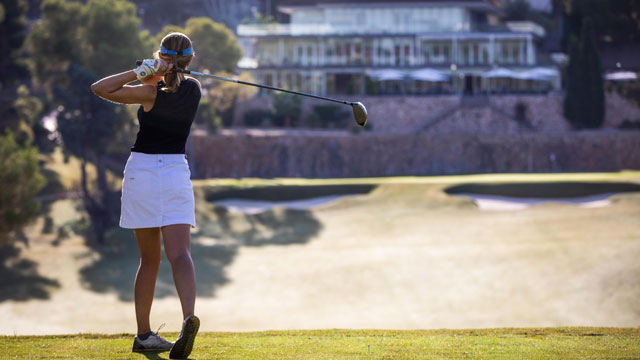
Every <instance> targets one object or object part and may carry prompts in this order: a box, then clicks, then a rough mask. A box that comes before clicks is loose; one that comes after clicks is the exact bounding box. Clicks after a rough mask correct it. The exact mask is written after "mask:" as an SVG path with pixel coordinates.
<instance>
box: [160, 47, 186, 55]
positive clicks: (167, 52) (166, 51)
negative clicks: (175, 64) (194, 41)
mask: <svg viewBox="0 0 640 360" xmlns="http://www.w3.org/2000/svg"><path fill="white" fill-rule="evenodd" d="M191 53H193V47H189V48H188V49H184V50H180V51H175V50H169V49H167V48H166V47H164V46H162V45H160V54H163V55H180V56H186V55H189V54H191Z"/></svg>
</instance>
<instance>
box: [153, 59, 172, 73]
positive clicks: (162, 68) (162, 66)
mask: <svg viewBox="0 0 640 360" xmlns="http://www.w3.org/2000/svg"><path fill="white" fill-rule="evenodd" d="M156 62H157V63H156V67H155V68H156V73H155V75H157V76H164V75H165V74H167V73H169V72H171V69H173V64H168V63H166V62H165V61H164V60H162V59H156Z"/></svg>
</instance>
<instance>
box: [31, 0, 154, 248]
mask: <svg viewBox="0 0 640 360" xmlns="http://www.w3.org/2000/svg"><path fill="white" fill-rule="evenodd" d="M41 9H42V20H41V21H40V22H38V23H36V24H34V26H33V28H32V31H31V33H30V34H29V36H28V38H27V41H26V45H25V49H26V50H27V51H28V52H29V53H30V55H31V57H30V68H31V70H32V73H33V75H34V77H35V78H36V79H37V80H38V82H39V83H40V84H42V85H44V88H45V89H46V90H47V93H48V94H49V97H50V98H51V101H52V102H53V103H54V104H53V105H54V106H56V107H57V106H58V105H61V106H62V107H63V109H64V110H63V111H62V112H61V113H60V114H59V116H58V126H59V131H60V133H61V135H62V141H63V145H64V150H65V152H66V153H67V154H73V155H75V156H77V157H79V158H80V160H81V170H82V191H83V203H84V206H85V209H86V211H87V213H88V214H89V216H90V218H91V225H92V227H93V230H94V235H95V238H96V239H97V241H98V242H102V241H103V239H104V236H105V232H106V230H107V228H108V227H109V226H111V225H113V224H114V223H115V221H114V219H115V214H114V213H117V209H118V208H119V206H117V196H114V192H113V191H112V190H111V189H109V186H108V183H107V176H106V172H107V166H106V164H107V163H108V160H109V156H110V154H109V152H110V144H114V143H120V141H119V138H118V136H120V135H122V131H120V130H121V129H122V127H123V126H124V124H125V122H126V121H127V116H128V115H129V114H130V113H129V112H127V111H124V108H123V107H122V106H116V105H114V104H111V103H108V102H106V101H104V100H102V99H99V98H98V97H96V96H95V95H93V94H92V93H91V91H90V89H89V86H90V85H91V83H93V82H94V81H96V80H97V79H98V78H99V77H101V76H105V75H108V74H113V73H117V72H121V71H126V70H128V69H131V68H133V67H134V66H135V64H134V61H135V59H137V58H142V57H143V56H145V55H147V56H148V55H150V52H151V42H150V40H149V39H150V37H149V34H148V32H139V31H138V28H139V25H140V20H139V19H138V17H137V16H136V9H135V6H134V5H133V4H131V3H130V2H128V1H125V0H89V1H88V2H87V3H86V4H83V3H80V2H67V1H65V0H45V1H44V2H43V3H42V6H41ZM156 46H157V45H156ZM122 150H125V151H126V150H128V149H126V148H125V147H122V149H120V151H121V152H123V151H122ZM88 162H92V163H94V164H95V166H96V170H97V180H96V184H95V185H96V186H91V184H89V183H88V179H87V174H86V165H87V163H88Z"/></svg>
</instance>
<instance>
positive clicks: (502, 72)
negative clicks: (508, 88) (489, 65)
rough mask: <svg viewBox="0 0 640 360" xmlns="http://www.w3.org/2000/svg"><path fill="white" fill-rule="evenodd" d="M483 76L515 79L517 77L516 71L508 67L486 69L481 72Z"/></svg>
mask: <svg viewBox="0 0 640 360" xmlns="http://www.w3.org/2000/svg"><path fill="white" fill-rule="evenodd" d="M482 76H483V77H485V78H489V79H492V78H512V79H517V78H518V73H516V72H515V71H511V70H509V69H505V68H496V69H493V70H490V71H487V72H486V73H484V74H482Z"/></svg>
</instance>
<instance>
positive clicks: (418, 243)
mask: <svg viewBox="0 0 640 360" xmlns="http://www.w3.org/2000/svg"><path fill="white" fill-rule="evenodd" d="M522 182H526V183H534V184H542V183H548V182H554V183H556V184H557V186H554V187H553V188H554V191H557V190H562V189H565V188H566V189H567V191H569V189H568V188H567V186H568V187H571V189H570V190H571V191H574V192H575V191H576V189H577V190H580V191H577V192H578V193H579V192H582V190H584V189H587V188H589V186H585V187H584V189H581V187H580V186H578V187H576V186H577V185H576V183H585V182H586V183H591V182H599V183H607V182H619V183H625V184H638V183H640V174H639V173H638V172H626V173H615V174H531V175H526V174H514V175H476V176H456V177H418V178H379V179H331V180H322V179H318V180H306V179H273V180H260V179H245V180H204V181H195V182H194V185H195V189H196V197H197V200H196V204H197V205H196V206H197V216H198V227H197V228H196V229H194V231H193V233H192V238H193V244H192V255H193V257H194V262H195V266H196V273H197V281H198V299H197V304H196V309H197V310H196V311H197V314H198V315H199V316H200V318H201V320H202V329H201V330H202V331H205V332H206V331H263V330H303V329H336V328H338V329H387V330H420V329H441V328H446V329H482V328H512V327H518V328H520V327H525V328H528V327H532V328H544V327H558V326H596V327H621V328H636V327H638V326H640V302H638V298H640V281H638V279H640V262H639V261H638V258H640V221H639V220H638V219H640V192H637V191H636V192H627V193H621V194H618V195H615V196H613V197H612V198H610V200H609V202H610V203H609V204H608V205H607V206H604V207H597V208H584V207H579V206H577V205H572V204H561V203H550V204H540V205H536V206H533V207H531V208H529V209H524V210H518V211H484V210H480V209H478V207H476V206H475V204H474V203H473V202H472V201H471V200H469V199H467V198H462V197H458V196H454V195H450V194H447V193H446V190H447V189H449V188H451V187H453V186H457V185H460V184H469V183H474V184H478V183H481V184H490V185H495V184H504V183H507V184H513V183H522ZM358 184H359V185H358ZM329 185H332V186H338V188H340V189H344V188H346V185H349V186H353V185H358V189H359V190H363V189H364V192H360V193H359V194H358V195H355V196H353V197H348V198H343V199H339V200H337V201H335V202H333V203H330V204H327V205H323V206H321V207H318V208H314V209H310V210H287V209H283V208H275V209H272V210H269V211H266V212H263V213H260V214H254V215H250V214H240V213H233V212H231V211H228V210H226V209H225V208H221V207H219V206H216V205H215V204H214V203H213V202H214V201H215V199H217V198H220V197H221V196H222V195H221V194H223V195H224V194H227V195H229V194H230V195H233V196H234V197H240V198H242V197H245V198H255V199H273V198H274V197H275V198H282V199H287V200H291V199H296V198H300V197H307V196H309V195H326V194H325V193H323V192H325V191H326V189H327V187H328V186H329ZM545 187H546V185H545V186H537V185H536V186H533V187H532V189H537V190H536V191H542V190H544V189H545ZM506 188H507V189H508V190H509V191H512V190H513V188H510V187H506ZM334 190H336V189H335V188H334V189H332V190H331V191H334ZM503 190H504V189H503ZM74 201H75V200H62V201H57V202H55V203H53V204H52V205H51V207H50V212H49V214H50V216H51V217H52V218H53V226H52V227H53V231H52V232H51V233H43V232H42V229H43V228H44V224H43V221H40V222H38V223H36V224H35V225H34V226H32V228H31V229H30V232H29V234H28V235H29V237H30V239H31V243H30V246H29V248H22V249H21V252H20V254H19V256H20V257H19V258H18V257H16V256H14V257H11V256H10V257H8V258H7V259H6V260H4V261H5V262H4V264H5V265H4V267H0V275H1V276H0V285H2V284H4V285H2V286H0V299H2V301H0V314H2V315H3V319H2V321H1V322H0V334H5V335H12V334H18V335H21V334H25V335H29V334H42V335H46V334H77V333H105V334H118V333H123V332H132V331H134V330H135V318H134V316H133V315H134V312H133V301H132V300H133V299H132V284H133V278H134V275H135V272H136V269H137V265H138V261H139V260H138V254H137V248H136V245H135V240H134V239H133V235H132V234H131V232H130V231H121V230H115V231H113V232H111V233H110V236H109V242H108V244H106V245H105V246H102V247H96V246H87V245H86V244H85V240H84V238H83V237H82V235H81V234H78V233H74V232H73V229H74V228H73V226H70V225H67V226H66V228H67V229H68V231H69V236H68V237H62V238H60V239H59V240H57V241H54V240H55V239H56V237H58V232H57V231H56V228H57V227H59V226H61V225H63V224H65V223H67V224H70V223H71V224H73V222H74V221H76V220H74V219H76V218H77V213H74V211H75V210H74V207H75V205H74ZM74 214H75V215H74ZM74 217H75V218H74ZM19 259H24V260H19ZM14 264H15V265H14ZM5 279H8V280H5ZM151 318H152V326H153V329H154V330H155V329H156V328H157V327H158V326H159V325H160V324H162V323H167V326H166V328H165V329H166V330H167V331H178V330H179V329H180V320H181V316H180V306H179V302H178V299H177V296H176V294H175V290H174V286H173V279H172V276H171V269H170V267H169V264H168V262H167V261H163V263H162V265H161V269H160V275H159V278H158V284H157V287H156V300H155V301H154V304H153V308H152V316H151ZM86 319H91V320H90V321H87V320H86ZM588 338H589V339H591V340H594V339H596V338H598V337H588ZM598 339H599V338H598ZM267 350H268V349H267ZM265 351H266V350H265Z"/></svg>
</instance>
